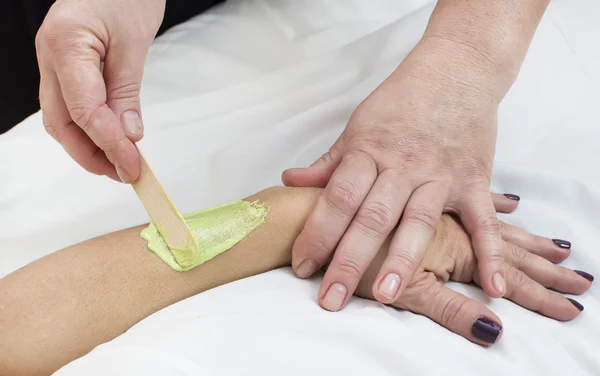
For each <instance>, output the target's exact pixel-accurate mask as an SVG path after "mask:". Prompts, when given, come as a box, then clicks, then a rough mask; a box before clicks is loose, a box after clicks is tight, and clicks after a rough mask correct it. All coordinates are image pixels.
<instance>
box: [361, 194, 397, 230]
mask: <svg viewBox="0 0 600 376" xmlns="http://www.w3.org/2000/svg"><path fill="white" fill-rule="evenodd" d="M356 222H357V223H358V224H359V225H360V227H361V228H363V229H364V230H366V231H367V232H368V233H371V234H373V235H375V236H386V235H387V234H388V233H389V232H390V231H391V230H392V228H393V227H394V225H395V223H394V213H393V212H392V209H391V208H390V207H389V206H388V205H386V204H384V203H382V202H372V203H369V204H367V205H363V206H362V208H361V209H360V210H359V212H358V214H357V216H356Z"/></svg>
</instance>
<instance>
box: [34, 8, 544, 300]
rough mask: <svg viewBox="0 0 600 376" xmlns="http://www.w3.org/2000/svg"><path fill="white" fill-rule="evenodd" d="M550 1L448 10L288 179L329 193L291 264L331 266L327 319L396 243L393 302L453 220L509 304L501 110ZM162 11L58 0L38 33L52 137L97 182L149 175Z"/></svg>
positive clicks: (382, 296)
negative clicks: (494, 197) (146, 84)
mask: <svg viewBox="0 0 600 376" xmlns="http://www.w3.org/2000/svg"><path fill="white" fill-rule="evenodd" d="M548 3H549V0H488V1H471V0H439V1H438V2H437V6H436V8H435V10H434V12H433V15H432V16H431V18H430V20H429V24H428V27H427V30H426V31H425V34H424V35H423V38H422V40H421V41H420V42H419V43H418V44H417V46H415V48H414V49H413V50H412V51H411V53H410V54H409V56H408V57H407V58H406V59H405V60H404V61H403V62H402V63H401V64H400V65H399V67H398V68H397V69H396V71H395V72H394V73H393V74H392V75H390V77H389V78H387V79H386V80H385V81H384V82H383V83H382V84H381V85H380V86H379V87H378V88H377V89H376V90H375V91H374V92H373V93H372V94H371V95H369V96H368V97H367V98H366V99H365V100H364V101H363V102H362V103H361V104H360V105H359V106H358V107H357V108H356V110H355V111H354V114H353V115H352V117H351V119H350V121H349V122H348V125H347V127H346V129H345V130H344V132H343V133H342V135H341V136H340V138H339V139H338V140H337V141H336V142H335V144H334V145H332V147H331V148H330V150H329V151H328V152H327V153H326V154H325V155H324V156H323V158H321V159H319V160H317V161H316V162H315V163H314V164H313V165H312V166H311V167H309V168H307V169H294V170H288V171H286V173H285V175H284V182H285V183H286V184H287V185H290V186H297V187H300V186H312V187H326V188H325V190H324V191H323V194H322V196H321V198H320V199H319V201H318V203H317V205H316V206H315V209H314V210H313V212H312V213H311V215H310V216H309V218H308V225H307V227H306V228H305V231H303V233H302V234H301V236H300V237H299V238H298V240H297V241H296V244H295V245H294V248H293V254H294V260H293V263H292V266H293V268H294V270H295V272H296V274H297V275H298V276H299V277H303V278H304V277H308V276H310V275H312V274H313V273H314V272H315V271H316V270H318V269H319V268H321V267H322V266H323V265H324V263H325V262H327V261H328V260H329V259H331V256H332V255H334V257H333V259H332V261H331V265H330V268H329V269H328V271H327V273H326V275H325V278H324V279H323V282H322V286H321V290H320V292H319V294H325V293H327V292H328V291H330V290H332V291H334V290H337V291H342V290H343V291H345V293H344V294H343V296H342V295H339V294H337V295H335V294H334V295H335V296H334V295H332V296H331V297H330V298H331V299H328V302H329V306H327V307H324V308H327V309H329V310H333V311H336V310H339V309H342V308H343V306H344V305H345V304H346V303H347V302H348V299H349V298H350V296H352V294H353V292H354V290H355V289H356V287H357V286H358V283H359V281H360V280H361V277H362V275H363V273H365V271H366V270H367V268H368V267H369V265H370V263H371V262H372V260H373V258H374V257H375V255H376V254H377V252H378V250H379V248H380V247H381V245H382V244H383V243H384V241H385V240H386V239H387V238H388V236H389V235H390V233H392V231H394V234H395V236H394V240H393V241H392V243H391V244H390V252H388V256H387V258H386V260H385V262H384V263H383V264H382V266H381V270H380V272H379V274H378V276H377V278H376V279H375V281H374V283H373V294H374V296H375V298H376V299H377V300H379V301H380V302H382V303H392V302H394V301H396V300H397V299H398V298H399V297H400V296H401V295H402V293H403V291H404V290H405V289H406V288H407V286H408V283H409V282H410V281H411V279H412V275H413V274H414V273H415V272H416V271H417V269H418V266H419V265H420V261H421V259H422V258H423V257H424V255H425V251H426V249H428V248H427V245H428V243H429V241H430V240H431V239H432V236H433V234H434V232H435V228H436V226H437V223H438V221H439V220H440V217H441V214H442V212H443V211H446V212H453V213H455V214H457V215H459V216H460V218H461V221H462V223H464V225H465V227H466V229H467V231H468V232H469V234H470V235H471V239H472V241H473V244H474V247H475V251H476V252H477V256H478V259H479V260H480V263H479V268H480V273H481V275H482V283H483V288H484V290H485V292H486V293H487V294H488V295H489V296H491V297H501V296H503V295H504V294H505V293H506V275H505V271H504V269H502V265H503V263H502V257H501V253H502V245H503V243H502V239H501V236H500V224H499V222H498V220H497V218H496V214H495V211H494V206H493V203H492V201H491V200H490V198H489V194H488V191H489V186H490V177H491V172H492V165H493V158H494V151H495V144H496V120H497V111H498V104H499V103H500V101H501V100H502V98H503V97H504V95H505V94H506V92H507V91H508V90H509V88H510V87H511V85H512V83H513V82H514V80H515V78H516V76H517V73H518V71H519V69H520V66H521V64H522V62H523V59H524V58H525V54H526V52H527V49H528V47H529V44H530V42H531V40H532V38H533V34H534V32H535V30H536V28H537V25H538V23H539V21H540V19H541V18H542V15H543V13H544V11H545V9H546V7H547V5H548ZM164 10H165V0H143V1H142V0H87V1H80V0H57V1H56V2H55V3H54V5H53V6H52V8H51V9H50V11H49V12H48V15H47V16H46V18H45V20H44V23H43V24H42V26H41V28H40V30H39V32H38V35H37V37H36V50H37V56H38V61H39V66H40V75H41V82H40V105H41V108H42V114H43V122H44V126H45V127H46V130H47V131H48V133H49V134H50V135H52V137H54V138H55V139H56V141H57V142H59V143H60V144H61V145H62V146H63V147H64V149H65V150H66V151H67V153H69V155H70V156H71V157H72V158H73V159H74V160H75V161H76V162H77V163H79V164H80V165H81V166H82V167H84V168H85V169H86V170H88V171H90V172H92V173H95V174H100V175H107V176H109V177H111V178H113V179H115V180H119V181H123V182H125V183H131V182H134V181H135V180H136V179H137V177H138V175H139V155H138V153H137V150H136V149H135V146H134V143H136V142H138V141H139V140H140V139H141V138H142V137H143V132H144V131H143V129H144V128H143V116H142V112H141V108H140V100H139V94H140V89H141V83H142V76H143V70H144V69H143V68H144V59H145V57H146V54H147V52H148V48H149V47H150V44H151V43H152V40H153V38H154V36H155V34H156V32H157V30H158V28H159V26H160V24H161V21H162V18H163V15H164ZM400 219H401V222H400V227H399V230H398V231H395V225H396V224H397V222H398V220H400ZM352 265H355V266H356V267H355V268H353V267H352ZM332 286H334V288H333V289H332ZM334 297H336V299H335V300H334V299H333V298H334Z"/></svg>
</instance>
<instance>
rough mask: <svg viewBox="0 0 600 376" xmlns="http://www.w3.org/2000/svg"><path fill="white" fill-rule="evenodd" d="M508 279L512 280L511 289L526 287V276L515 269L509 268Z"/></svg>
mask: <svg viewBox="0 0 600 376" xmlns="http://www.w3.org/2000/svg"><path fill="white" fill-rule="evenodd" d="M510 280H511V281H512V283H511V284H512V286H513V291H516V290H521V289H524V288H526V287H527V282H528V280H527V277H526V276H525V274H524V273H523V272H521V271H519V270H517V269H514V268H511V273H510Z"/></svg>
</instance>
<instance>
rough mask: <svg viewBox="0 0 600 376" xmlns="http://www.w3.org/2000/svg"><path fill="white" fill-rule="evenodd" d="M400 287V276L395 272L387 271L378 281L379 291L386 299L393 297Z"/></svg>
mask: <svg viewBox="0 0 600 376" xmlns="http://www.w3.org/2000/svg"><path fill="white" fill-rule="evenodd" d="M399 287H400V276H399V275H398V274H396V273H389V274H388V275H386V276H385V278H384V279H383V280H382V281H381V282H380V283H379V293H380V294H381V295H383V296H385V297H386V298H388V299H393V298H394V296H396V293H397V292H398V288H399Z"/></svg>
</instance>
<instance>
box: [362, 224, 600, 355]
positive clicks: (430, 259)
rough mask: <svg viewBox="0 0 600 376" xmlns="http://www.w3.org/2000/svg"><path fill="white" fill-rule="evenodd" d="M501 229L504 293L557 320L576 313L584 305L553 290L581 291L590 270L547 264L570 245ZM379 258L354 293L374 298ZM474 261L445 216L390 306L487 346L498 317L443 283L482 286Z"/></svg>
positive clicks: (498, 329)
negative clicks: (402, 288) (373, 284)
mask: <svg viewBox="0 0 600 376" xmlns="http://www.w3.org/2000/svg"><path fill="white" fill-rule="evenodd" d="M500 234H501V237H502V240H501V241H502V243H503V244H504V247H503V251H502V253H501V255H500V256H501V257H502V261H501V262H502V263H503V268H504V270H505V273H506V294H505V295H504V297H505V298H507V299H510V300H512V301H513V302H515V303H516V304H518V305H520V306H522V307H524V308H527V309H530V310H532V311H535V312H538V313H540V314H542V315H544V316H547V317H550V318H553V319H556V320H561V321H565V320H571V319H573V318H575V317H576V316H578V315H579V313H580V312H581V311H582V310H583V306H582V305H581V304H580V303H579V302H577V301H575V300H573V299H567V298H565V297H564V296H562V295H561V294H559V293H557V292H554V291H559V292H563V293H568V294H582V293H584V292H585V291H587V290H588V289H589V288H590V287H591V285H592V280H593V277H592V276H591V275H590V274H588V273H585V272H582V271H574V270H571V269H567V268H564V267H561V266H558V265H554V264H553V263H552V262H560V261H563V260H564V259H566V258H567V257H568V255H569V249H566V248H561V247H560V246H558V245H557V244H555V242H554V241H552V240H550V239H546V238H542V237H539V236H534V235H531V234H529V233H527V232H526V231H524V230H522V229H519V228H517V227H513V226H511V225H508V224H503V223H501V226H500ZM384 257H385V252H380V253H379V254H378V255H377V256H376V258H375V260H374V261H373V263H372V264H371V266H370V267H369V269H368V270H367V272H366V273H365V276H364V278H363V280H361V282H360V284H359V286H358V288H357V290H356V294H357V295H359V296H362V297H365V298H368V299H373V294H372V291H371V286H372V282H373V281H374V280H375V278H376V276H377V273H378V270H379V268H378V266H379V265H381V263H382V262H384ZM548 260H550V261H548ZM551 261H552V262H551ZM477 264H478V261H477V258H476V255H475V253H474V251H473V248H472V246H471V242H470V240H469V236H468V234H467V233H466V232H465V230H464V229H463V228H462V226H461V225H460V224H459V223H458V222H457V221H456V220H455V219H454V218H453V217H451V216H449V215H444V216H442V218H441V221H440V223H439V225H438V227H437V232H436V234H435V235H434V238H433V240H432V242H431V244H430V246H429V248H428V250H427V252H426V254H425V257H424V258H423V260H422V261H421V263H420V265H419V267H418V269H417V272H416V273H415V274H414V275H413V277H412V279H411V280H410V281H409V282H408V283H407V287H406V290H405V291H404V294H403V295H402V297H400V299H398V300H396V301H395V302H393V303H392V305H393V306H394V307H397V308H401V309H405V310H409V311H412V312H414V313H418V314H422V315H424V316H427V317H429V318H431V319H432V320H434V321H435V322H437V323H439V324H440V325H442V326H444V327H446V328H447V329H449V330H451V331H453V332H454V333H457V334H459V335H461V336H463V337H465V338H466V339H468V340H470V341H473V342H475V343H479V344H481V345H491V344H493V343H495V342H496V341H497V340H498V339H499V338H500V335H501V334H502V321H501V320H500V318H499V317H498V316H496V315H495V314H494V312H492V311H491V310H490V309H488V308H487V307H486V306H485V305H484V304H482V303H480V302H478V301H476V300H473V299H470V298H468V297H466V296H464V295H462V294H460V293H458V292H456V291H453V290H451V289H449V288H446V287H444V283H445V282H447V281H448V280H452V281H456V282H462V283H471V282H474V283H475V284H477V285H478V286H481V279H480V275H479V273H478V271H477V266H478V265H477ZM552 290H554V291H552Z"/></svg>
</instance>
